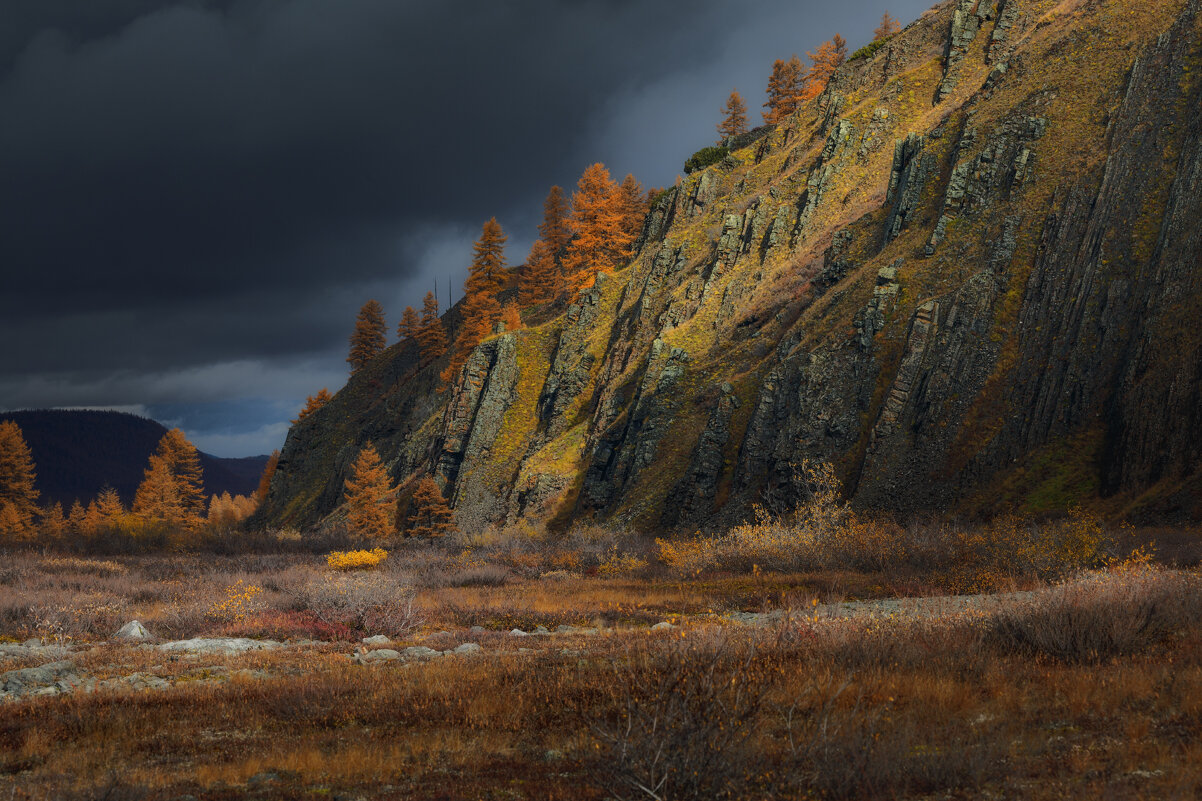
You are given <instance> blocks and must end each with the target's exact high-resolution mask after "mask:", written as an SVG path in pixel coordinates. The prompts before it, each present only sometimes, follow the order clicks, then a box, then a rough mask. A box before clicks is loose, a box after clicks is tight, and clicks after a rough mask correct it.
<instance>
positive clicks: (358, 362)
mask: <svg viewBox="0 0 1202 801" xmlns="http://www.w3.org/2000/svg"><path fill="white" fill-rule="evenodd" d="M386 330H387V329H386V328H385V327H384V307H383V306H381V305H380V304H379V302H378V301H375V300H369V301H367V303H364V304H363V308H361V309H359V317H358V318H357V319H356V320H355V332H354V333H353V334H351V352H350V355H349V356H347V357H346V360H347V362H348V363H349V364H350V366H351V375H354V374H355V373H357V372H359V371H360V370H362V369H363V367H364V366H365V365H366V364H367V363H368V362H370V361H371V360H372V359H374V358H375V357H376V356H378V355H379V353H380V351H382V350H384V346H385V345H386V344H387V342H388V340H387V337H386V335H385V333H384V332H385V331H386Z"/></svg>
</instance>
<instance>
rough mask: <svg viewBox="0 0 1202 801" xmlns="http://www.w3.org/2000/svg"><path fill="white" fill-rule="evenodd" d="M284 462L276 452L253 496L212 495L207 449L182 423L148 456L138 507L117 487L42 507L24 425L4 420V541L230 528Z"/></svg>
mask: <svg viewBox="0 0 1202 801" xmlns="http://www.w3.org/2000/svg"><path fill="white" fill-rule="evenodd" d="M278 460H279V452H278V451H277V452H275V453H273V454H272V457H271V458H270V459H269V460H268V464H267V468H266V469H265V471H264V475H263V478H262V480H261V481H260V485H259V491H258V492H257V493H256V494H255V496H253V497H246V496H243V495H233V496H231V495H230V494H229V493H228V492H223V493H221V494H220V495H213V496H212V497H209V498H206V497H205V493H204V483H203V475H202V472H201V465H200V454H199V453H198V452H197V450H196V447H195V446H194V445H192V443H191V442H189V441H188V439H187V437H186V436H185V435H184V433H183V432H182V431H180V430H179V429H178V428H175V429H172V430H170V431H168V432H167V433H166V434H164V435H163V438H162V439H161V440H160V441H159V444H158V446H157V448H156V449H155V452H154V453H152V454H151V455H150V458H149V459H148V461H147V466H146V470H145V472H144V474H143V479H142V482H141V484H139V486H138V489H137V492H136V494H135V496H134V500H133V504H132V505H131V506H130V507H129V508H126V506H125V504H124V503H122V501H121V496H120V495H118V494H117V491H116V490H115V489H113V488H112V487H104V488H103V489H101V490H100V492H99V493H98V494H97V495H96V497H95V498H93V499H92V500H91V501H90V502H88V504H87V505H86V506H85V505H84V504H83V503H81V502H80V500H78V499H77V500H76V501H75V502H74V503H73V504H72V505H71V508H70V510H69V511H68V512H67V513H64V511H63V507H62V505H61V504H59V503H57V502H55V503H52V504H49V505H48V506H46V507H45V508H39V506H38V504H37V499H38V496H39V493H38V490H37V489H36V486H35V482H36V476H37V473H36V467H35V464H34V461H33V456H32V454H31V453H30V450H29V447H28V445H27V444H26V442H25V438H24V436H23V435H22V432H21V429H20V427H19V426H18V425H17V424H16V423H15V422H12V421H5V422H2V423H0V540H3V541H4V542H8V543H22V542H24V543H39V544H40V543H49V542H55V541H62V540H64V539H66V538H70V537H75V538H83V539H87V538H91V537H95V536H98V535H100V534H105V533H112V534H118V535H123V536H129V537H133V538H138V537H141V536H143V535H146V534H148V533H152V532H167V533H181V532H196V531H199V530H200V529H202V528H204V527H206V526H207V527H211V528H214V529H229V528H232V527H234V526H236V525H237V524H238V523H240V522H241V521H242V520H244V519H246V518H247V517H249V516H250V514H251V513H253V512H254V510H255V509H256V508H257V507H258V504H259V503H260V502H261V500H262V498H263V497H265V495H266V489H267V487H268V486H269V485H270V482H271V475H272V473H274V470H275V465H276V464H277V463H278Z"/></svg>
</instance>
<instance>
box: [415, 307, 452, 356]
mask: <svg viewBox="0 0 1202 801" xmlns="http://www.w3.org/2000/svg"><path fill="white" fill-rule="evenodd" d="M417 344H418V348H419V349H420V350H421V354H422V363H423V364H429V363H430V362H432V361H434V360H435V359H438V358H441V357H442V354H444V353H446V352H447V332H446V329H445V328H443V326H442V319H441V318H440V317H439V316H438V298H436V297H434V293H433V292H427V293H426V298H425V300H424V301H422V322H421V327H420V328H419V329H418V332H417Z"/></svg>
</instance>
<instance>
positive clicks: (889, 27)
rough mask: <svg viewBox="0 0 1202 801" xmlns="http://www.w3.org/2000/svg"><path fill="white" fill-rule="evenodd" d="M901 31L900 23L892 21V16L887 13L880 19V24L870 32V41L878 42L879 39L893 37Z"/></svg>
mask: <svg viewBox="0 0 1202 801" xmlns="http://www.w3.org/2000/svg"><path fill="white" fill-rule="evenodd" d="M900 30H901V23H900V22H898V21H897V20H896V19H894V17H893V15H892V14H890V13H889V12H888V11H886V12H885V13H884V15H883V16H882V17H881V24H880V25H878V26H877V29H876V30H875V31H873V32H872V41H874V42H879V41H880V40H881V39H888V38H889V37H890V36H894V35H895V34H897V33H898V32H899V31H900Z"/></svg>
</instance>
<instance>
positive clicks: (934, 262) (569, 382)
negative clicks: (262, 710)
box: [261, 0, 1202, 529]
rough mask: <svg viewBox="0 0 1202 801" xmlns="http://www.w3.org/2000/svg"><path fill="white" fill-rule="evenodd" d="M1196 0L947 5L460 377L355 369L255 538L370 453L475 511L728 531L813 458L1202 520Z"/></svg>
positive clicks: (732, 159)
mask: <svg viewBox="0 0 1202 801" xmlns="http://www.w3.org/2000/svg"><path fill="white" fill-rule="evenodd" d="M1198 5H1199V4H1198V2H1197V0H1188V2H1187V0H1153V2H1149V3H1145V4H1141V5H1140V6H1139V8H1133V7H1132V6H1131V4H1129V3H1126V2H1123V1H1122V0H1099V2H1095V3H1089V4H1065V3H1055V2H1051V0H1000V1H998V0H995V1H988V0H979V1H978V0H955V1H954V2H951V3H945V4H944V5H942V6H939V7H937V8H936V9H934V10H932V11H931V12H928V14H927V15H925V16H924V17H923V18H922V19H920V20H919V21H917V22H916V23H914V24H912V25H911V26H909V27H908V28H907V29H906V30H904V31H903V32H902V33H900V34H898V35H897V36H896V37H895V38H893V39H892V40H890V41H889V42H888V43H887V44H885V45H884V46H883V47H881V48H880V49H879V50H878V51H877V52H876V53H875V54H873V55H871V56H870V57H868V58H863V59H859V60H856V61H852V62H849V63H848V64H846V65H845V66H844V67H843V68H841V70H840V71H839V72H838V73H837V74H836V76H835V77H834V79H833V80H832V81H831V84H830V86H829V87H828V89H827V91H826V92H825V93H824V94H823V95H822V96H821V97H819V98H817V99H815V100H814V101H811V102H809V103H807V104H805V105H803V106H802V107H801V108H800V109H799V110H798V111H797V112H796V113H795V114H794V115H793V116H791V117H790V118H788V119H787V120H785V121H784V122H782V123H780V124H779V125H776V126H773V127H768V128H764V129H759V130H757V131H755V132H752V133H751V134H748V135H744V136H742V137H739V138H737V139H736V140H734V141H732V142H731V144H732V145H733V149H732V152H731V154H730V155H729V156H727V157H726V158H725V159H724V160H723V161H721V162H719V163H718V164H715V165H714V166H712V167H710V168H708V169H706V170H704V171H701V172H699V173H697V174H694V175H692V176H690V177H689V179H688V180H686V181H684V182H683V183H682V184H681V185H680V186H678V187H676V188H674V189H672V190H669V191H668V192H666V193H664V194H663V195H662V196H661V197H660V198H659V199H658V200H657V202H656V203H655V204H654V206H653V208H652V210H651V212H650V214H649V215H648V218H647V222H646V225H645V228H644V232H643V235H642V237H641V238H640V241H639V245H638V248H639V249H638V253H637V255H636V257H635V258H634V260H633V262H632V263H631V264H630V265H629V266H628V267H626V268H625V269H623V270H620V271H618V272H616V273H614V274H612V275H609V276H606V277H604V278H603V279H602V280H599V281H598V283H597V285H596V286H595V287H594V288H592V289H590V290H588V291H586V292H585V293H583V295H582V296H581V297H580V298H579V300H578V301H577V302H576V303H574V304H572V305H571V306H568V307H566V308H564V309H562V310H561V311H562V313H560V314H559V315H558V316H555V317H553V318H551V319H548V320H546V321H545V322H543V323H542V325H533V326H530V327H528V328H526V329H523V330H521V331H517V332H511V333H506V334H502V335H499V336H496V337H494V338H492V339H489V340H486V341H485V342H484V343H483V344H481V345H480V347H479V348H478V349H477V351H476V352H475V353H474V354H473V355H472V357H471V359H469V361H468V363H467V365H466V366H465V368H464V369H463V371H462V372H461V373H460V374H459V376H458V378H457V380H456V381H454V382H453V384H452V386H451V387H450V388H448V389H446V390H445V391H441V392H440V391H439V390H438V388H437V386H436V379H435V377H436V376H437V373H438V371H439V370H440V369H441V366H440V365H438V364H434V365H430V366H427V367H424V368H423V367H421V366H420V362H419V361H418V358H417V355H416V354H415V353H414V351H413V346H412V345H411V344H407V343H401V344H400V345H397V346H394V347H393V348H391V349H390V350H389V351H387V352H386V353H385V354H384V355H383V356H382V357H380V358H379V359H377V360H376V361H375V362H374V363H373V364H371V365H369V366H367V367H365V368H364V369H363V370H362V371H361V373H360V374H358V375H356V376H355V377H354V378H353V379H352V381H351V382H350V384H348V386H347V387H346V388H345V389H343V390H342V391H341V392H339V393H338V395H337V396H335V398H334V400H333V401H331V402H330V403H329V404H327V405H326V406H325V407H323V408H322V409H321V410H320V411H318V412H317V413H315V414H314V415H313V416H312V418H311V419H306V420H304V421H302V422H301V423H300V424H298V425H297V426H296V427H294V429H293V431H292V432H291V434H290V436H289V439H288V443H287V446H286V447H285V449H284V452H283V458H282V459H281V460H280V465H279V472H278V476H279V477H278V478H277V480H276V481H275V482H274V483H273V486H272V492H271V495H270V497H269V499H268V503H267V504H266V506H265V507H264V510H263V512H262V518H261V519H262V520H263V522H265V523H270V524H283V523H292V524H315V523H317V522H319V521H320V520H321V519H322V518H323V517H324V516H326V515H327V514H329V513H330V512H331V511H332V510H333V509H334V508H335V506H336V505H337V503H338V500H339V499H338V497H337V493H336V492H332V491H331V488H336V487H337V486H339V485H340V484H341V478H340V477H339V476H340V475H341V474H342V473H343V472H344V471H345V470H346V467H347V459H348V458H349V457H348V454H353V453H355V452H356V450H357V447H356V443H358V442H362V441H365V440H368V439H370V440H371V441H372V442H374V443H376V445H377V446H378V447H379V448H380V451H381V453H382V455H383V456H384V458H385V460H386V461H387V462H388V463H389V465H390V469H391V471H392V474H393V477H394V478H395V479H397V480H398V481H400V482H412V481H415V480H416V479H417V478H419V477H421V476H425V475H432V476H434V477H435V478H436V480H437V481H439V482H440V484H441V485H443V487H444V489H445V493H446V496H447V497H448V498H450V499H453V504H454V506H455V507H456V509H457V511H458V512H459V514H460V518H461V522H463V521H464V520H467V521H469V523H470V524H471V525H483V524H485V523H488V522H502V521H505V520H507V519H508V520H512V519H515V518H516V517H518V516H533V517H542V518H545V519H547V520H552V521H555V522H556V523H561V524H562V523H565V522H567V521H570V520H572V519H576V518H580V517H585V516H587V517H597V518H601V519H604V520H610V521H614V522H616V523H619V524H623V525H632V526H635V527H639V528H643V529H651V528H664V527H666V528H672V527H676V526H686V525H687V526H699V525H701V526H720V525H725V524H728V523H729V522H731V521H733V520H737V519H739V518H741V517H743V516H744V515H746V514H747V512H748V510H749V508H750V506H751V505H752V504H764V505H766V506H767V507H768V508H769V509H772V510H776V511H785V510H788V509H789V508H791V507H792V506H794V505H796V504H797V503H798V502H800V501H802V500H804V498H805V495H806V487H805V485H804V476H803V475H802V474H801V472H800V471H799V469H798V466H799V464H800V463H801V462H802V460H806V459H819V460H828V461H831V462H833V463H834V464H835V465H836V467H837V469H838V471H839V474H840V476H841V477H842V478H843V479H844V483H845V487H846V488H847V490H848V492H849V493H850V494H851V495H852V498H853V501H854V502H855V503H857V504H859V505H861V506H865V507H876V508H884V509H889V510H894V511H898V512H908V511H919V510H927V509H948V508H958V509H962V510H966V511H974V510H979V511H989V510H991V509H995V508H1000V507H1001V506H1004V505H1009V504H1017V505H1020V506H1026V507H1027V508H1029V509H1035V510H1042V509H1056V508H1062V507H1064V506H1066V505H1068V504H1071V503H1077V502H1085V503H1097V504H1101V505H1102V506H1104V507H1105V508H1107V509H1108V510H1110V511H1114V512H1132V513H1152V512H1155V513H1158V514H1168V515H1179V516H1186V517H1189V516H1193V517H1195V518H1196V517H1198V516H1200V515H1202V477H1200V476H1199V473H1198V466H1199V462H1200V459H1202V425H1200V424H1202V419H1200V418H1202V329H1200V328H1199V327H1198V326H1197V325H1194V324H1192V316H1193V314H1194V310H1195V309H1197V308H1198V307H1199V305H1202V267H1200V264H1202V233H1199V231H1200V230H1202V229H1199V227H1198V226H1197V220H1198V219H1199V217H1200V216H1202V116H1200V115H1199V114H1198V109H1199V108H1200V107H1202V80H1200V79H1199V76H1202V20H1200V17H1199V7H1198ZM891 145H892V146H891ZM452 316H453V313H452Z"/></svg>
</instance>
